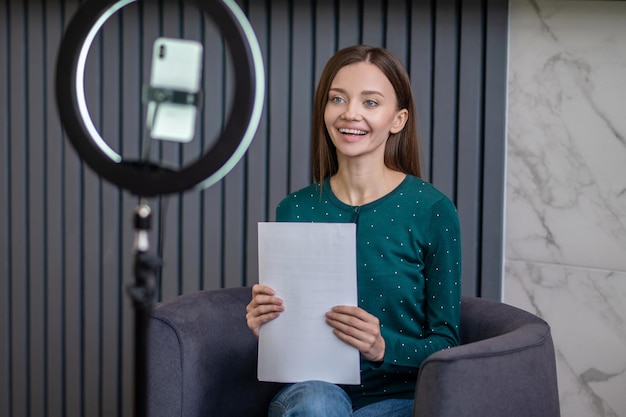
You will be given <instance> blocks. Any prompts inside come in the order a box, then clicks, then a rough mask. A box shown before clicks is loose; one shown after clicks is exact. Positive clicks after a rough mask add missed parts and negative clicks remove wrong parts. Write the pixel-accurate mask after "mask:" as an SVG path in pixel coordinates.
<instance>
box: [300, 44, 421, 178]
mask: <svg viewBox="0 0 626 417" xmlns="http://www.w3.org/2000/svg"><path fill="white" fill-rule="evenodd" d="M358 62H368V63H371V64H374V65H376V66H377V67H378V68H379V69H380V70H381V71H382V72H383V74H385V76H386V77H387V79H389V81H390V82H391V85H392V86H393V89H394V91H395V93H396V98H397V101H398V110H401V109H406V110H407V111H408V120H407V123H406V125H405V126H404V129H402V130H401V131H400V132H398V133H395V134H390V136H389V139H388V140H387V144H386V146H385V165H386V166H387V167H389V168H391V169H393V170H396V171H400V172H404V173H405V174H410V175H414V176H416V177H421V169H420V154H419V146H420V144H419V134H418V129H417V113H416V111H415V103H414V100H413V90H412V88H411V82H410V80H409V76H408V74H407V72H406V70H405V69H404V66H403V65H402V63H401V62H400V60H399V59H398V58H397V57H396V56H395V55H393V54H392V53H391V52H389V51H388V50H387V49H384V48H375V47H372V46H367V45H354V46H349V47H347V48H344V49H341V50H339V51H338V52H337V53H335V55H333V56H332V57H331V58H330V60H328V62H327V63H326V66H325V67H324V70H323V71H322V75H321V77H320V81H319V83H318V85H317V90H316V92H315V99H314V101H313V120H312V122H311V124H312V132H311V133H312V149H311V155H312V168H313V179H314V180H315V181H319V182H321V181H323V180H324V179H325V178H326V177H330V176H332V175H334V174H335V173H336V172H337V169H338V161H337V152H336V149H335V145H333V143H332V141H331V139H330V136H329V134H328V130H327V129H326V124H325V123H324V110H325V109H326V103H327V102H328V91H329V90H330V86H331V83H332V82H333V79H334V78H335V75H337V72H339V70H340V69H341V68H343V67H345V66H346V65H351V64H356V63H358Z"/></svg>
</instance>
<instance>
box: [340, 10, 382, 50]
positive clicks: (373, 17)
mask: <svg viewBox="0 0 626 417" xmlns="http://www.w3.org/2000/svg"><path fill="white" fill-rule="evenodd" d="M384 19H385V10H384V8H383V1H382V0H364V1H363V20H362V22H361V36H360V43H363V44H365V45H380V46H384V45H385V20H384ZM340 24H341V22H340Z"/></svg>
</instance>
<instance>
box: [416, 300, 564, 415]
mask: <svg viewBox="0 0 626 417" xmlns="http://www.w3.org/2000/svg"><path fill="white" fill-rule="evenodd" d="M461 307H462V310H461V311H462V312H461V328H462V329H463V332H462V339H464V340H462V343H464V344H462V345H460V346H457V347H454V348H452V349H448V350H445V351H440V352H437V353H434V354H433V355H431V356H430V357H428V358H427V359H426V360H425V361H424V363H423V364H422V367H421V369H420V372H419V376H418V385H417V388H416V395H415V403H416V405H415V412H414V416H415V417H425V416H431V417H432V416H438V417H444V416H445V417H452V416H454V417H464V416H468V417H469V416H507V417H517V416H519V417H522V416H525V417H528V416H551V417H558V416H559V415H560V411H559V399H558V390H557V380H556V365H555V358H554V346H553V343H552V337H551V334H550V327H549V326H548V324H547V323H546V322H544V321H543V320H541V319H540V318H539V317H537V316H535V315H532V314H530V313H528V312H526V311H523V310H520V309H517V308H515V307H512V306H509V305H506V304H503V303H498V302H495V301H490V300H484V299H479V298H475V297H464V298H463V300H462V305H461Z"/></svg>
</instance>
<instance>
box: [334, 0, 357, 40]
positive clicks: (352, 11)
mask: <svg viewBox="0 0 626 417" xmlns="http://www.w3.org/2000/svg"><path fill="white" fill-rule="evenodd" d="M337 3H338V15H337V16H335V20H336V23H335V24H336V25H337V31H338V35H337V36H338V39H337V41H338V45H337V48H338V49H341V48H344V47H346V46H350V45H356V44H358V43H360V41H361V36H360V35H361V24H362V22H361V18H360V15H359V2H357V1H339V2H337Z"/></svg>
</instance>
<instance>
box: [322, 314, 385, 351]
mask: <svg viewBox="0 0 626 417" xmlns="http://www.w3.org/2000/svg"><path fill="white" fill-rule="evenodd" d="M326 323H328V325H329V326H330V327H332V328H333V332H334V333H335V335H336V336H337V337H338V338H339V339H341V340H343V341H344V342H346V343H347V344H349V345H351V346H354V347H355V348H357V349H358V350H359V352H361V354H362V355H363V357H364V358H365V359H367V360H369V361H372V362H382V361H383V359H384V357H385V339H383V336H382V335H381V333H380V322H379V320H378V318H377V317H376V316H374V315H372V314H370V313H368V312H367V311H365V310H363V309H362V308H360V307H351V306H337V307H333V309H332V310H331V311H329V312H328V313H326Z"/></svg>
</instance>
